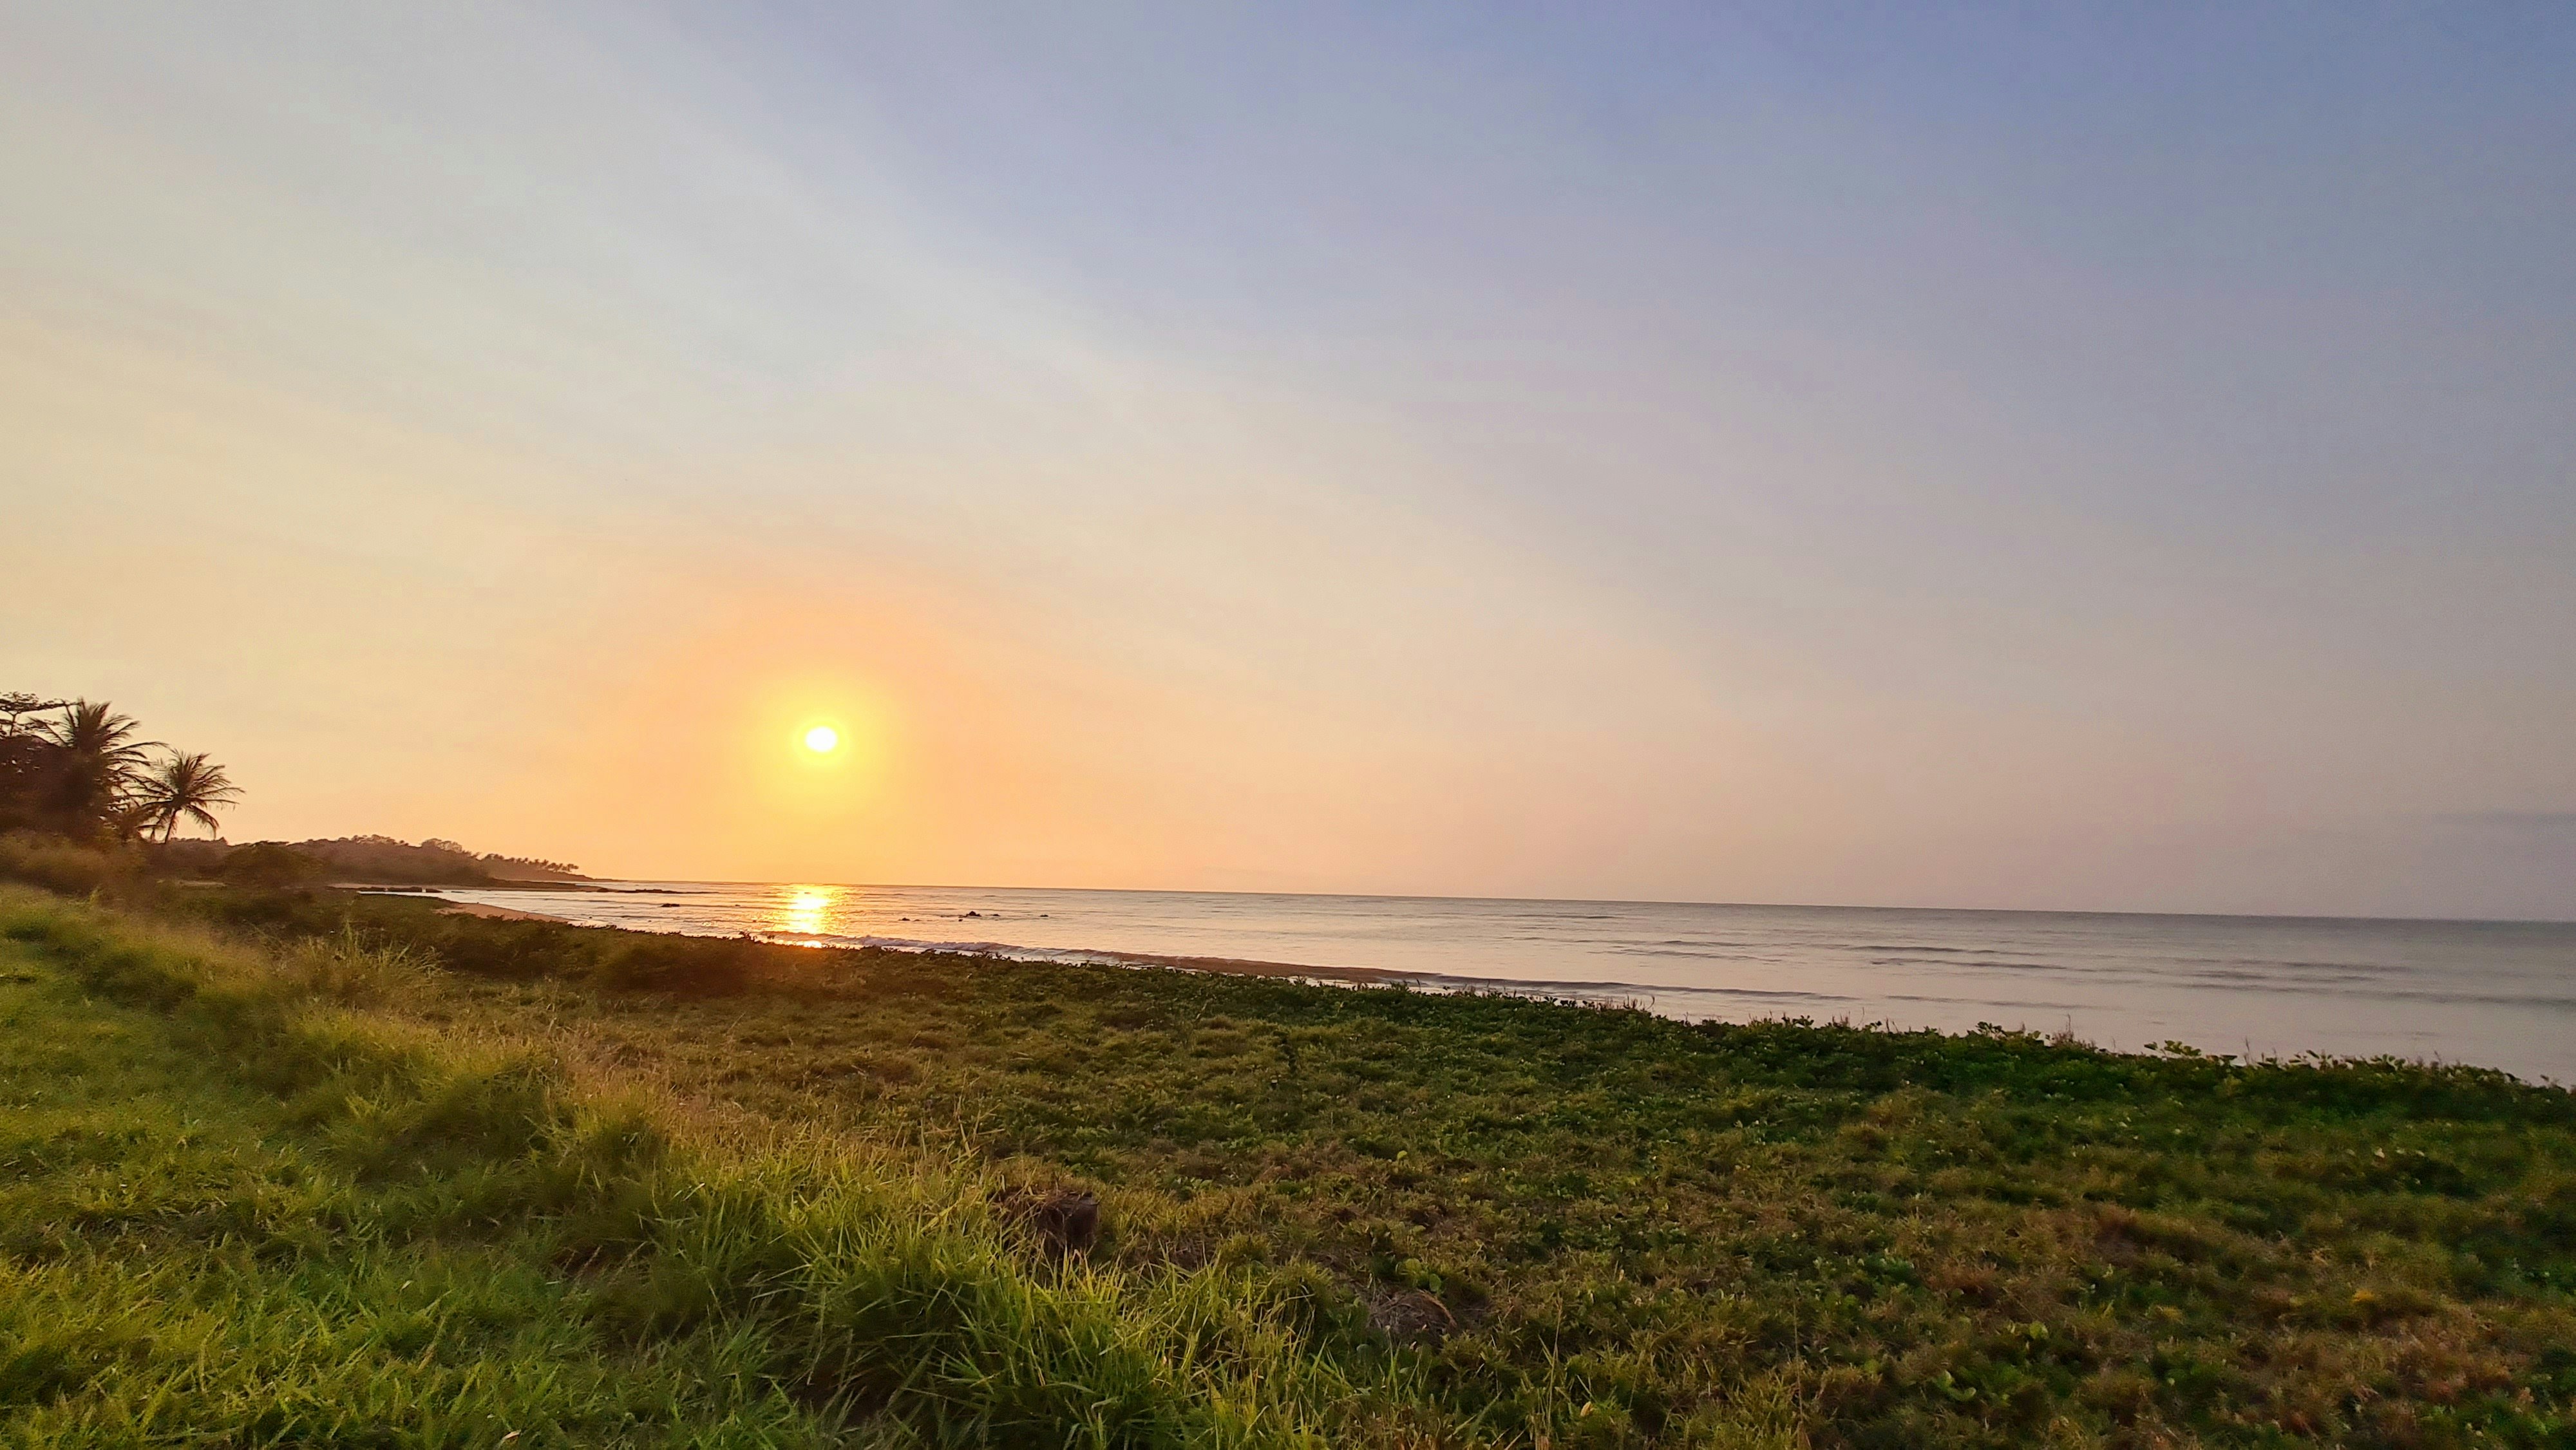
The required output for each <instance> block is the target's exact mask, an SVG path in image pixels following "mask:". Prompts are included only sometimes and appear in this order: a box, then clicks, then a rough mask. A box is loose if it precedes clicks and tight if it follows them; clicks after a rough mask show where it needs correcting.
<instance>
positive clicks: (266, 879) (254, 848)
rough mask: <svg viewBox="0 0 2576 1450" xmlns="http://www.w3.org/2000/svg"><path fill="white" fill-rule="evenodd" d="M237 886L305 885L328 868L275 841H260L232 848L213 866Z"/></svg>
mask: <svg viewBox="0 0 2576 1450" xmlns="http://www.w3.org/2000/svg"><path fill="white" fill-rule="evenodd" d="M216 870H217V874H219V875H221V876H222V877H223V879H225V880H226V881H230V882H232V883H234V884H235V885H237V886H265V887H271V888H276V887H286V886H305V885H309V884H311V883H313V882H316V881H319V880H321V879H322V878H323V877H324V876H325V875H326V874H328V873H329V871H330V868H329V867H328V866H327V865H325V864H324V863H323V862H322V861H321V860H319V859H318V858H316V857H313V856H309V855H306V854H305V853H304V852H302V851H298V850H296V849H295V848H294V847H293V846H288V845H284V844H282V843H280V842H277V841H259V842H255V843H253V844H251V845H248V846H243V847H241V848H239V849H237V850H235V851H234V852H233V853H232V854H231V855H229V856H226V857H225V858H224V861H223V864H222V865H221V866H220V867H218V868H216Z"/></svg>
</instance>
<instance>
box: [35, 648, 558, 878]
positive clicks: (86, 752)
mask: <svg viewBox="0 0 2576 1450" xmlns="http://www.w3.org/2000/svg"><path fill="white" fill-rule="evenodd" d="M240 799H241V790H240V788H239V787H237V786H235V785H234V784H233V783H232V781H231V780H229V779H227V778H226V776H225V774H224V768H223V767H222V766H220V765H217V764H215V763H214V762H213V761H212V760H210V759H208V758H207V757H206V756H205V755H204V754H203V753H201V752H199V753H192V752H189V751H183V750H178V749H175V748H173V747H171V746H167V745H163V744H160V743H159V742H157V741H150V740H145V739H143V738H142V734H141V727H140V726H138V725H137V724H136V723H135V720H134V718H133V717H132V716H130V715H125V714H120V713H119V712H118V711H117V709H116V708H115V707H114V706H112V705H109V704H107V703H105V702H103V701H94V700H49V699H45V698H43V697H42V696H38V695H29V694H19V693H8V692H0V876H15V877H18V878H20V879H25V880H32V881H36V882H38V883H40V884H43V885H48V886H53V887H55V888H56V889H60V890H83V891H86V890H90V889H93V888H94V887H96V886H97V885H98V884H100V883H102V882H104V881H106V880H110V879H114V878H119V877H133V876H176V877H189V878H196V879H201V880H223V881H233V882H239V883H242V884H246V885H261V886H296V885H306V884H312V883H317V882H329V881H340V882H355V883H364V884H368V885H404V886H475V885H487V884H490V883H493V882H500V881H573V880H580V879H582V878H581V873H580V872H579V871H578V870H577V869H576V868H574V867H573V866H572V865H570V864H569V863H567V862H562V861H541V860H536V859H533V858H530V857H525V856H503V855H499V854H496V853H490V852H486V853H483V854H479V855H478V854H476V853H475V852H472V851H469V850H467V849H465V848H464V847H463V846H460V845H458V844H457V843H456V842H454V841H442V840H438V839H435V838H433V839H430V840H426V841H422V842H421V843H419V844H418V845H414V844H412V843H411V842H409V841H398V840H396V839H394V838H393V837H391V836H337V837H333V838H331V839H329V840H315V841H293V842H287V841H259V842H254V843H252V844H249V845H234V844H232V843H231V842H229V841H226V840H224V839H223V838H222V837H221V836H215V838H214V839H212V840H181V839H179V838H178V832H179V830H180V828H182V827H183V826H194V827H201V828H203V829H204V830H205V831H207V832H208V833H209V834H212V833H213V832H215V831H216V829H217V828H218V824H219V823H218V822H217V821H216V819H215V812H217V811H220V810H224V809H227V808H229V807H231V806H232V805H233V804H234V803H236V802H237V801H239V800H240Z"/></svg>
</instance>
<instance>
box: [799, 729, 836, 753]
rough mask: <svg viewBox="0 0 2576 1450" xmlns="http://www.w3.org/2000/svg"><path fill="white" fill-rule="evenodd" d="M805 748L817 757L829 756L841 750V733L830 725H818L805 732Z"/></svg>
mask: <svg viewBox="0 0 2576 1450" xmlns="http://www.w3.org/2000/svg"><path fill="white" fill-rule="evenodd" d="M805 748H806V749H808V750H810V751H813V752H814V753H815V754H816V755H829V754H831V753H832V752H833V751H835V750H838V749H840V748H841V732H840V731H838V730H835V729H833V728H832V727H831V726H829V725H817V726H815V727H814V728H813V729H811V730H808V731H806V732H805Z"/></svg>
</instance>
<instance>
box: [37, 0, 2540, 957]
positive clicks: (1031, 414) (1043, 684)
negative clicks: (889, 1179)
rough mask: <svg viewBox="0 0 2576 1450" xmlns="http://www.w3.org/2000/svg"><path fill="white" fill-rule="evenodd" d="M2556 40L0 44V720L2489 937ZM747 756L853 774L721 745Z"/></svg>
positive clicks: (890, 829) (2323, 31)
mask: <svg viewBox="0 0 2576 1450" xmlns="http://www.w3.org/2000/svg"><path fill="white" fill-rule="evenodd" d="M2571 73H2576V14H2571V13H2570V12H2568V11H2567V10H2566V9H2565V8H2564V7H2547V6H2525V7H2513V6H2494V7H2451V8H2448V9H2444V10H2440V11H2435V10H2431V9H2422V10H2408V9H2400V8H2396V7H2383V8H2369V7H2350V6H2345V7H2324V6H2317V7H2301V6H2275V7H2207V8H2203V9H2197V10H2195V9H2191V8H2188V7H2153V8H2148V7H2137V8H2123V9H2116V10H2115V9H2110V8H2105V7H2093V8H2085V7H2052V8H2049V9H2046V10H2040V9H2025V8H2007V7H1988V8H1985V9H1982V10H1978V11H1975V12H1962V13H1950V14H1938V13H1933V12H1932V11H1930V10H1929V9H1928V8H1926V7H1897V6H1890V7H1879V8H1866V7H1854V8H1842V9H1826V8H1822V7H1737V8H1731V9H1727V10H1724V11H1720V10H1717V9H1715V8H1713V7H1673V8H1669V9H1661V10H1658V9H1653V8H1647V7H1627V8H1621V9H1619V10H1617V11H1616V12H1615V13H1613V12H1607V11H1604V10H1602V9H1601V8H1599V7H1583V8H1576V7H1565V8H1557V9H1536V8H1512V7H1473V8H1470V7H1442V8H1431V7H1424V8H1417V9H1412V10H1403V11H1389V10H1385V9H1382V8H1376V7H1369V8H1360V7H1354V8H1350V9H1346V10H1336V9H1331V8H1326V7H1297V8H1295V9H1294V10H1289V9H1284V8H1283V9H1273V10H1259V9H1252V8H1227V7H1178V6H1175V7H1167V8H1159V9H1157V8H1134V9H1121V8H1115V7H1079V8H1076V9H1066V8H1061V7H1025V8H1004V7H984V8H971V9H970V8H967V7H934V6H923V7H914V8H905V7H863V6H846V7H845V6H774V7H727V8H725V9H723V10H721V11H715V10H704V9H698V8H693V7H692V8H678V9H673V10H669V11H664V12H658V13H657V12H654V11H651V10H648V9H643V8H638V7H627V6H615V7H610V6H601V7H582V6H566V7H543V8H533V9H502V8H475V7H436V8H427V7H424V8H421V9H417V10H413V11H409V12H404V11H400V10H396V9H393V8H390V7H371V8H367V9H365V10H349V9H347V8H345V7H328V6H311V7H264V6H250V7H228V8H226V9H225V10H224V11H222V12H220V13H218V12H215V11H172V10H168V9H164V8H151V7H127V6H117V5H102V6H63V5H10V6H6V7H0V140H5V141H6V143H7V144H6V145H5V146H0V223H5V226H0V282H5V284H6V285H5V287H0V328H5V329H6V331H5V334H0V337H5V340H6V342H7V344H8V346H7V350H6V355H7V357H8V363H7V366H8V368H9V370H10V375H11V376H10V384H11V385H10V386H9V387H8V388H6V389H0V396H6V397H8V398H10V399H11V400H12V401H8V402H0V421H5V422H6V423H7V425H8V426H9V428H10V430H11V433H12V436H14V437H17V438H20V439H21V440H24V441H23V442H22V445H21V447H20V448H19V449H17V450H15V452H16V456H15V458H14V459H13V460H12V461H10V462H9V463H7V464H5V465H0V468H5V469H6V471H5V472H0V486H4V487H6V488H7V489H8V490H9V492H10V494H11V496H12V497H11V502H12V512H13V513H15V514H17V515H18V516H19V518H20V519H21V520H22V521H23V526H22V527H21V528H20V529H17V530H13V531H10V536H8V537H0V569H6V570H7V571H8V572H10V573H11V574H12V575H13V576H15V577H17V578H19V579H21V580H23V581H25V587H24V589H23V592H22V595H21V597H22V598H24V599H26V600H27V601H28V602H27V603H26V605H25V606H24V607H21V608H15V609H13V610H12V611H11V612H10V615H9V617H8V618H7V619H6V620H5V621H0V669H5V670H6V672H7V674H8V676H9V677H10V679H11V680H12V681H13V682H15V684H16V686H17V687H24V688H34V689H40V690H47V691H53V692H58V693H89V694H112V695H114V696H115V697H116V698H117V699H118V700H119V701H120V702H122V703H126V704H128V705H129V706H130V707H131V708H134V709H136V710H137V711H139V712H141V713H143V714H145V715H146V716H147V718H149V719H151V720H152V721H154V722H155V724H156V728H159V729H161V730H163V731H164V732H165V733H169V734H171V735H173V736H174V737H176V736H179V735H182V734H184V735H185V736H186V738H187V739H188V741H189V743H190V744H192V745H195V746H200V747H203V748H208V749H211V750H213V751H214V752H215V753H216V754H217V755H218V756H219V757H220V758H224V759H227V760H231V761H234V762H236V765H237V771H236V773H237V774H239V775H241V776H242V777H243V778H244V780H245V782H246V784H248V785H249V786H250V787H251V789H252V796H251V801H250V803H249V804H248V805H247V806H246V807H245V809H244V810H243V812H242V813H241V817H240V819H239V821H238V823H237V825H236V827H235V830H234V834H236V835H237V836H240V835H259V834H302V833H309V832H338V831H345V830H363V829H377V830H388V831H395V832H398V833H407V834H412V835H420V834H431V833H435V834H440V835H448V836H457V837H463V838H466V839H469V840H475V841H478V842H480V843H484V844H488V845H490V846H492V847H494V848H498V849H510V850H522V851H530V852H534V853H537V854H544V855H551V856H570V857H574V858H576V859H581V860H583V861H585V862H586V863H588V864H592V865H594V866H595V867H598V868H600V869H605V870H613V871H621V872H632V873H638V874H699V875H713V876H802V877H810V878H816V879H842V880H853V879H855V880H913V881H930V880H935V881H958V882H977V881H991V882H1003V881H1011V882H1025V883H1029V884H1106V885H1138V886H1212V887H1226V886H1254V887H1269V888H1276V889H1355V890H1381V891H1399V892H1400V891H1434V892H1456V893H1465V894H1477V893H1503V894H1547V895H1619V896H1652V897H1667V898H1670V897H1682V898H1692V899H1720V900H1743V899H1752V900H1799V901H1859V902H1888V903H1906V904H1930V905H2005V906H2011V905H2027V906H2072V907H2113V908H2122V907H2139V908H2167V909H2192V910H2283V911H2329V912H2370V913H2376V912H2390V913H2410V914H2463V915H2490V914H2503V915H2559V916H2564V915H2576V839H2571V838H2570V837H2569V835H2568V834H2567V833H2566V832H2565V831H2564V830H2563V829H2560V828H2559V827H2558V826H2557V825H2553V824H2552V823H2553V822H2560V821H2561V819H2562V817H2563V816H2564V814H2565V813H2567V812H2568V811H2570V810H2571V809H2576V751H2570V750H2568V749H2567V747H2566V744H2565V742H2566V741H2567V740H2568V739H2569V738H2571V728H2570V727H2571V726H2576V643H2571V641H2576V582H2571V581H2576V477H2571V466H2570V465H2571V459H2576V447H2571V445H2576V260H2571V259H2572V258H2576V247H2570V246H2569V245H2568V244H2567V239H2568V238H2569V237H2570V236H2571V235H2576V225H2571V223H2576V102H2571V101H2570V100H2569V98H2568V95H2567V92H2566V87H2565V85H2564V78H2565V77H2566V76H2567V75H2569V74H2571ZM102 580H114V581H116V586H115V588H114V590H113V591H112V592H113V594H114V598H113V599H112V600H110V601H108V602H105V603H101V602H99V601H98V600H97V599H96V598H95V597H94V595H95V592H96V590H97V587H98V584H99V581H102ZM818 711H822V712H840V713H842V714H847V715H849V716H850V718H852V719H855V720H860V721H862V722H863V724H866V725H867V728H865V729H863V730H861V732H860V733H861V735H862V736H863V737H864V738H866V739H868V740H870V741H871V742H873V748H872V750H871V752H870V754H869V757H868V758H869V760H870V761H871V762H872V764H871V765H870V767H869V769H868V770H866V771H861V772H856V773H854V774H852V775H851V776H850V777H849V778H847V779H841V780H836V781H832V782H822V781H819V780H816V779H811V778H808V777H805V776H800V775H796V774H795V773H794V772H793V768H792V767H791V766H790V765H789V764H785V763H782V762H780V761H778V760H774V759H772V758H771V757H770V755H769V754H768V752H769V751H770V749H771V746H772V745H773V744H774V741H775V739H776V738H781V737H783V735H784V734H785V733H786V732H787V731H788V729H789V727H790V726H792V725H793V724H794V723H795V721H796V720H799V719H802V718H804V717H805V716H807V715H813V714H815V713H816V712H818ZM163 722H167V723H163ZM869 722H872V723H869ZM646 771H652V772H658V773H659V774H660V776H661V777H662V778H663V779H665V780H666V781H669V782H676V784H673V785H670V786H668V787H667V788H668V789H670V790H671V791H673V792H675V794H676V799H675V800H674V801H672V802H667V803H665V804H663V805H662V806H660V807H658V808H646V807H645V806H643V805H641V804H639V803H637V802H635V801H634V800H633V799H632V798H631V797H632V795H633V792H632V791H631V790H628V789H626V788H624V787H623V786H621V781H626V780H631V779H632V778H634V777H635V776H636V775H637V774H638V773H639V772H646Z"/></svg>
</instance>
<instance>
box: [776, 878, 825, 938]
mask: <svg viewBox="0 0 2576 1450" xmlns="http://www.w3.org/2000/svg"><path fill="white" fill-rule="evenodd" d="M839 895H840V893H839V892H836V891H834V890H833V889H832V888H830V887H828V886H791V887H789V888H787V899H786V900H785V901H783V902H781V903H780V904H779V908H778V924H777V925H776V926H774V927H772V928H771V930H773V931H780V932H786V933H789V934H792V935H796V936H813V935H815V934H816V933H818V932H820V931H822V929H823V923H824V922H825V920H827V919H828V918H829V917H830V915H831V912H832V907H833V904H834V899H835V898H836V897H838V896H839Z"/></svg>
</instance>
